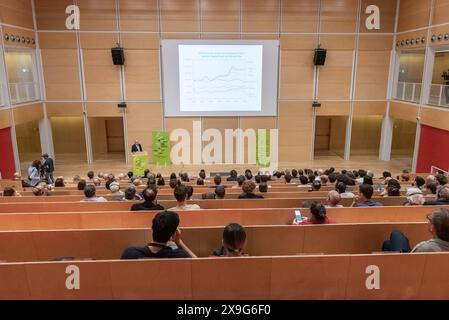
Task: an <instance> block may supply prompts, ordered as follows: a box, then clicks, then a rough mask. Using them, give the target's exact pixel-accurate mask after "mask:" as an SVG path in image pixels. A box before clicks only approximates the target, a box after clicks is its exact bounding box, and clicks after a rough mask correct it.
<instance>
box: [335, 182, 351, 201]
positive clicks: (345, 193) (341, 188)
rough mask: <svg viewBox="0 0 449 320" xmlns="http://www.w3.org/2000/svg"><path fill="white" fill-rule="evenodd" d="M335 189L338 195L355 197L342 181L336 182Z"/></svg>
mask: <svg viewBox="0 0 449 320" xmlns="http://www.w3.org/2000/svg"><path fill="white" fill-rule="evenodd" d="M335 190H336V191H338V193H339V194H340V197H342V198H354V197H355V195H354V194H353V193H352V192H351V191H348V186H347V185H346V183H344V182H337V184H336V185H335Z"/></svg>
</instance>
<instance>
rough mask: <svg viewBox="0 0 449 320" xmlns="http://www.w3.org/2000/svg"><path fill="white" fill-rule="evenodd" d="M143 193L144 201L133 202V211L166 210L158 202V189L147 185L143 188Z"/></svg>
mask: <svg viewBox="0 0 449 320" xmlns="http://www.w3.org/2000/svg"><path fill="white" fill-rule="evenodd" d="M142 195H143V200H144V201H143V202H141V203H135V204H133V205H132V206H131V211H143V210H164V207H163V206H161V205H160V204H158V203H157V202H156V196H157V190H155V189H152V188H150V187H147V188H145V190H143V192H142Z"/></svg>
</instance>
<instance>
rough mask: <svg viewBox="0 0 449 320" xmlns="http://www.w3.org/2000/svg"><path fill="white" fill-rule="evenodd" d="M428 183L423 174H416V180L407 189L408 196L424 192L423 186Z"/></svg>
mask: <svg viewBox="0 0 449 320" xmlns="http://www.w3.org/2000/svg"><path fill="white" fill-rule="evenodd" d="M425 184H426V180H424V178H423V177H421V176H416V177H415V180H414V181H413V183H412V186H411V187H410V188H408V189H407V193H406V196H412V195H414V194H422V193H423V192H422V191H423V190H422V189H423V188H424V186H425Z"/></svg>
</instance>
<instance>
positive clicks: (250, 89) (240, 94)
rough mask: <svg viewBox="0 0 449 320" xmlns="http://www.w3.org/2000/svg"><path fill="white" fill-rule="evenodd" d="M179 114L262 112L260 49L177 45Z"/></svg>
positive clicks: (260, 46)
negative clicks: (212, 111)
mask: <svg viewBox="0 0 449 320" xmlns="http://www.w3.org/2000/svg"><path fill="white" fill-rule="evenodd" d="M178 56H179V97H180V111H181V112H202V111H211V110H214V111H218V112H220V111H223V112H226V111H252V112H258V111H259V112H260V111H261V110H262V79H263V78H262V67H263V46H262V45H182V44H181V45H179V46H178Z"/></svg>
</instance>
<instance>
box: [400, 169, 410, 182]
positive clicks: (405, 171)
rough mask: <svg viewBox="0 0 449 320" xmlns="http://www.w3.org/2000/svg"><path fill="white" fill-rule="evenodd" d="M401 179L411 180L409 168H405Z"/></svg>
mask: <svg viewBox="0 0 449 320" xmlns="http://www.w3.org/2000/svg"><path fill="white" fill-rule="evenodd" d="M399 179H400V181H401V182H409V181H410V173H409V172H408V170H403V171H402V174H401V176H400V178H399Z"/></svg>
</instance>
